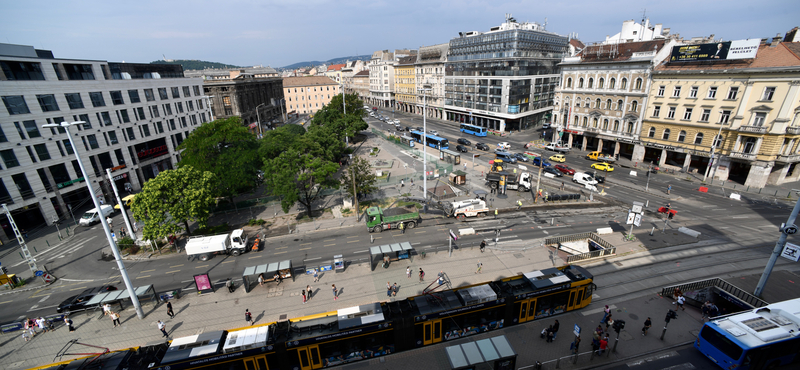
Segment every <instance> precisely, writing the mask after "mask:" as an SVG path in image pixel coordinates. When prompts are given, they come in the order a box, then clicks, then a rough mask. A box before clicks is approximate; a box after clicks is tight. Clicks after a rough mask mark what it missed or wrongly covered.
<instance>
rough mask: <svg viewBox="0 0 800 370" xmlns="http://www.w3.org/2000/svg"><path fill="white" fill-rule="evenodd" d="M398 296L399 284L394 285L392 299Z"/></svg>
mask: <svg viewBox="0 0 800 370" xmlns="http://www.w3.org/2000/svg"><path fill="white" fill-rule="evenodd" d="M396 296H397V283H394V284H392V297H396Z"/></svg>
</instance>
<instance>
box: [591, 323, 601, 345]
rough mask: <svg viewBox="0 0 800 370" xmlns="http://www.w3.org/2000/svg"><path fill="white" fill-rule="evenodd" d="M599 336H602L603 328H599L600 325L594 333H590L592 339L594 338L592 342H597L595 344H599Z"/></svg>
mask: <svg viewBox="0 0 800 370" xmlns="http://www.w3.org/2000/svg"><path fill="white" fill-rule="evenodd" d="M601 335H603V327H602V326H600V325H597V329H594V332H593V333H592V338H594V340H596V341H597V344H600V336H601Z"/></svg>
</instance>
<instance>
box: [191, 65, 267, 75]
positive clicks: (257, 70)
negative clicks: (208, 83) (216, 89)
mask: <svg viewBox="0 0 800 370" xmlns="http://www.w3.org/2000/svg"><path fill="white" fill-rule="evenodd" d="M232 71H239V72H241V73H242V74H251V75H261V74H272V75H277V74H278V71H276V70H275V69H274V68H272V67H269V66H267V67H250V68H209V69H191V70H186V71H184V74H185V75H186V76H191V77H200V76H225V75H230V73H231V72H232Z"/></svg>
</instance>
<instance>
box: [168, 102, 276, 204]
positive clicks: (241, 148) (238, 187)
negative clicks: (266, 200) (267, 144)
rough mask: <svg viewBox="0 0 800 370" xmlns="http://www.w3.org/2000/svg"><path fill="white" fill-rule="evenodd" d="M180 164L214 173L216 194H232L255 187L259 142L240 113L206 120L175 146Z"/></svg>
mask: <svg viewBox="0 0 800 370" xmlns="http://www.w3.org/2000/svg"><path fill="white" fill-rule="evenodd" d="M178 150H182V152H181V161H180V162H179V163H178V166H179V167H183V166H192V167H194V168H195V169H197V170H198V171H209V172H211V173H213V174H214V175H216V176H215V179H216V181H217V183H216V195H217V196H221V197H226V198H228V199H229V200H230V202H231V203H233V197H234V196H236V195H237V194H240V193H244V192H246V191H249V190H251V189H253V188H254V187H256V185H257V178H258V174H257V171H258V169H259V166H260V161H259V157H258V151H257V150H258V142H257V141H256V138H255V136H253V134H251V133H250V132H248V131H247V128H246V127H244V126H243V125H242V121H241V120H240V119H239V117H231V118H226V119H218V120H215V121H212V122H207V123H204V124H203V125H201V126H200V127H198V128H197V129H196V130H195V131H193V132H192V133H191V134H190V135H189V137H187V138H186V140H184V141H183V143H181V145H179V146H178Z"/></svg>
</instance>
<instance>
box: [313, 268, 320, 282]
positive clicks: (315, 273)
mask: <svg viewBox="0 0 800 370" xmlns="http://www.w3.org/2000/svg"><path fill="white" fill-rule="evenodd" d="M318 281H319V271H317V269H316V268H314V282H315V283H316V282H318Z"/></svg>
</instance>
